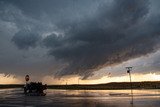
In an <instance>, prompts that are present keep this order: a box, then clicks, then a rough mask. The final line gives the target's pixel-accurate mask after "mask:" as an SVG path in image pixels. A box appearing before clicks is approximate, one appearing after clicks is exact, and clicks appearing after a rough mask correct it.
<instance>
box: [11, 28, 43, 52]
mask: <svg viewBox="0 0 160 107" xmlns="http://www.w3.org/2000/svg"><path fill="white" fill-rule="evenodd" d="M40 39H41V38H40V36H39V35H38V34H36V33H33V32H30V31H27V30H22V31H19V32H17V33H16V34H15V35H14V36H13V38H12V41H13V42H14V43H15V44H16V46H17V47H18V48H19V49H28V48H29V47H35V46H36V44H37V42H38V41H39V40H40Z"/></svg>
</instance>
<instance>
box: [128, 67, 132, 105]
mask: <svg viewBox="0 0 160 107" xmlns="http://www.w3.org/2000/svg"><path fill="white" fill-rule="evenodd" d="M126 69H127V73H128V74H129V79H130V85H131V97H132V98H131V102H130V103H131V104H133V86H132V77H131V70H132V67H126Z"/></svg>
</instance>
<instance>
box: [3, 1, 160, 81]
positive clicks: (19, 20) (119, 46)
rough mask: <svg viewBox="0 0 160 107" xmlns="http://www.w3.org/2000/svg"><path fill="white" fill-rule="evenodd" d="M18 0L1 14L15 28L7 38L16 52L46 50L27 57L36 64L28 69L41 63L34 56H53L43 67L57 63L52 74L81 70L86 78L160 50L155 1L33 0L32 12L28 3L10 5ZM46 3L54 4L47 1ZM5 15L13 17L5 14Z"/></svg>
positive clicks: (159, 33)
mask: <svg viewBox="0 0 160 107" xmlns="http://www.w3.org/2000/svg"><path fill="white" fill-rule="evenodd" d="M8 2H11V1H10V0H8ZM155 2H157V1H155ZM11 3H12V2H11ZM16 3H17V5H16V6H17V8H14V6H11V7H12V8H13V9H14V10H15V12H12V10H13V9H12V10H9V9H8V12H7V11H4V12H3V11H2V12H0V14H1V15H3V17H2V16H0V19H1V20H3V21H5V22H12V23H14V24H15V26H16V27H17V29H18V31H16V32H15V33H13V36H12V37H11V39H10V42H11V43H12V44H14V45H15V46H16V47H18V49H19V51H20V52H23V51H24V50H25V52H27V51H30V49H31V50H36V49H37V48H38V53H44V54H42V55H41V56H40V57H37V56H38V55H35V56H34V58H33V57H32V58H31V59H32V61H31V62H34V63H33V64H32V66H34V64H35V66H34V67H31V66H29V68H28V70H30V71H32V72H34V70H33V69H32V68H34V69H35V67H38V66H42V65H43V64H44V63H41V62H40V61H41V60H40V61H39V60H35V59H36V58H37V59H38V58H42V57H43V58H44V57H47V58H45V61H46V60H49V59H52V58H53V61H48V65H46V66H44V67H48V68H49V66H53V65H54V64H56V62H58V64H57V65H56V66H58V67H57V68H56V70H54V69H55V68H54V67H53V68H52V69H50V71H49V70H48V71H47V72H49V74H50V73H51V72H53V75H54V76H56V77H61V76H64V75H79V76H82V78H83V79H86V78H88V77H89V76H92V75H93V72H94V71H97V70H99V69H101V68H103V67H107V66H112V65H117V64H120V63H122V62H124V61H128V60H131V59H134V58H138V57H141V56H145V55H147V54H151V53H154V52H156V51H157V50H159V46H160V43H159V40H160V32H159V31H160V20H159V19H160V13H158V10H156V8H154V5H155V4H157V3H152V2H151V0H150V1H149V0H111V1H105V0H104V1H103V0H93V1H90V0H89V1H87V2H86V1H85V0H84V1H83V0H81V1H77V2H72V1H66V2H65V3H64V4H66V5H64V4H63V3H61V2H59V1H55V2H53V1H49V0H47V1H46V3H44V2H38V4H39V7H35V6H34V4H37V2H36V1H34V2H33V3H32V4H33V7H32V5H31V7H30V9H31V10H32V9H33V12H32V11H31V10H30V9H28V8H26V7H25V6H27V4H26V3H21V2H16V1H15V2H14V3H13V4H16ZM28 3H30V2H28ZM42 4H44V5H42ZM49 4H54V5H55V7H56V8H55V7H54V6H53V7H54V8H51V7H49V6H47V5H49ZM62 4H63V5H62ZM73 4H74V5H75V7H74V5H73ZM22 6H23V8H22ZM18 7H19V8H20V9H18ZM44 7H45V8H44ZM82 7H83V8H82ZM157 8H158V7H157ZM5 10H6V9H5ZM37 10H39V11H37ZM71 10H72V12H71ZM153 11H154V12H153ZM41 12H42V13H41ZM8 14H11V16H12V18H8V16H9V15H8ZM41 14H43V15H42V16H43V17H40V16H41ZM63 15H65V16H63ZM5 16H6V17H7V18H4V17H5ZM18 16H21V17H18ZM6 19H7V20H6ZM44 51H45V52H44ZM38 53H36V54H38ZM45 53H47V54H45ZM30 56H33V55H32V52H30V54H28V55H27V58H25V60H26V59H29V57H30ZM25 60H24V61H25ZM21 61H23V58H22V59H21ZM38 61H39V62H38ZM29 62H30V61H29ZM31 62H30V63H31ZM35 62H37V63H38V65H36V63H35ZM46 62H47V61H46ZM26 65H28V63H27V64H26ZM24 66H25V65H24ZM16 68H17V67H16ZM44 69H45V68H44ZM16 70H17V69H16ZM36 72H38V69H37V70H36ZM42 72H43V71H42ZM47 72H46V74H47Z"/></svg>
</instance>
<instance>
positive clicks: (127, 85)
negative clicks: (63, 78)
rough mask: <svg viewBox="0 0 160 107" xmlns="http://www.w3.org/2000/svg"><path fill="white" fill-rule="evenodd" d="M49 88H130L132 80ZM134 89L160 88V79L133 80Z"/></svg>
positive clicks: (49, 86) (10, 85)
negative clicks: (147, 80)
mask: <svg viewBox="0 0 160 107" xmlns="http://www.w3.org/2000/svg"><path fill="white" fill-rule="evenodd" d="M23 86H24V85H23V84H8V85H0V89H3V88H23ZM47 88H48V89H71V90H114V89H115V90H116V89H130V88H131V83H130V82H117V83H116V82H113V83H106V84H95V85H77V84H75V85H48V86H47ZM132 88H133V89H160V81H154V82H133V83H132Z"/></svg>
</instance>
